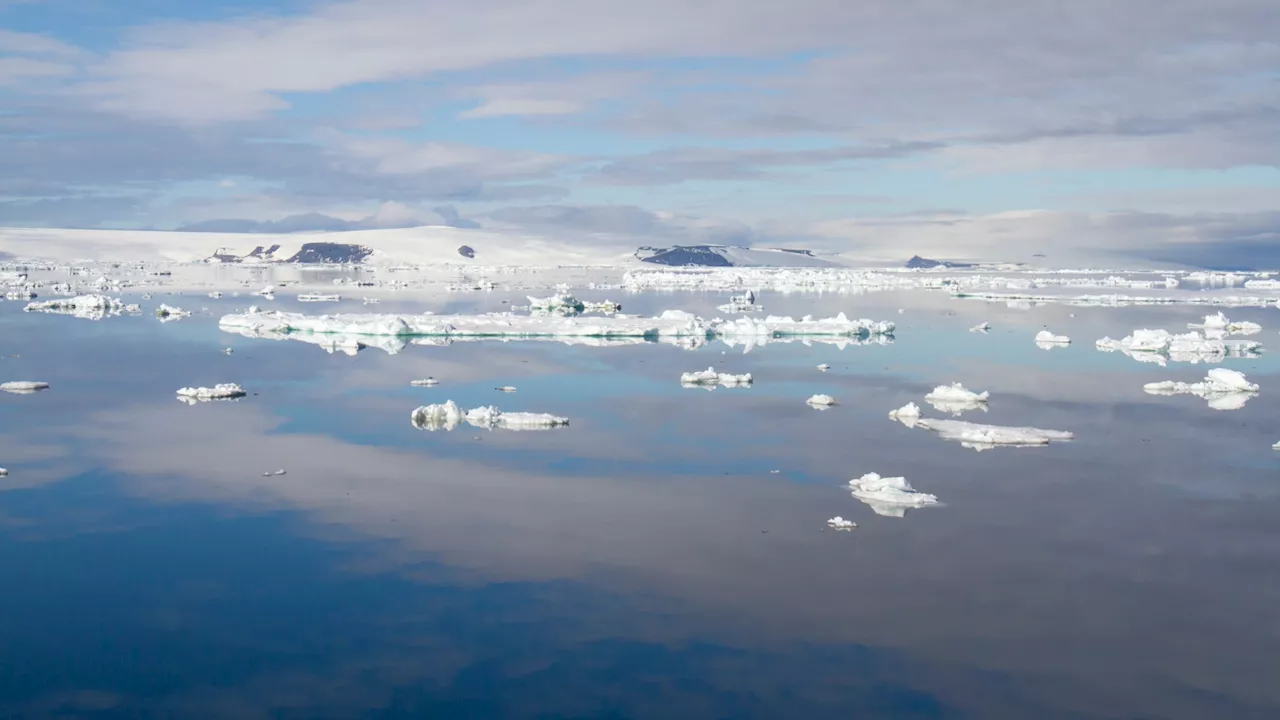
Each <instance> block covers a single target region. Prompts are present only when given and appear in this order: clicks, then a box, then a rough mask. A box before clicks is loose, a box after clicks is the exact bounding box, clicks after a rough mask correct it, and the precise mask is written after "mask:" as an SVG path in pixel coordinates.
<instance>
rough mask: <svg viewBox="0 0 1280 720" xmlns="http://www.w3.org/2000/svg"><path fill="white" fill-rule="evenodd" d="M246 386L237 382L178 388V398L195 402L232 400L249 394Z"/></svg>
mask: <svg viewBox="0 0 1280 720" xmlns="http://www.w3.org/2000/svg"><path fill="white" fill-rule="evenodd" d="M247 394H248V393H246V392H245V391H244V388H242V387H240V386H239V385H237V384H235V383H219V384H217V385H214V386H213V387H211V388H208V387H184V388H179V389H178V399H180V400H185V401H187V402H189V403H192V404H194V403H195V402H205V401H209V400H231V399H233V398H239V397H244V396H245V395H247Z"/></svg>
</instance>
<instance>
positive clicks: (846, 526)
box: [827, 515, 858, 530]
mask: <svg viewBox="0 0 1280 720" xmlns="http://www.w3.org/2000/svg"><path fill="white" fill-rule="evenodd" d="M827 527H829V528H831V529H832V530H852V529H854V528H856V527H858V523H856V522H854V521H852V520H845V519H844V518H842V517H840V516H839V515H837V516H835V517H833V518H831V519H830V520H828V521H827Z"/></svg>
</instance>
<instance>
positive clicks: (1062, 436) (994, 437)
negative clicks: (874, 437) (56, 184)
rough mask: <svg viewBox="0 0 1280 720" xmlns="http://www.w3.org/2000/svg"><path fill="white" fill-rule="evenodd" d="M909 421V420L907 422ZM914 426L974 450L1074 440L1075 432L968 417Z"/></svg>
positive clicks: (922, 421) (919, 422)
mask: <svg viewBox="0 0 1280 720" xmlns="http://www.w3.org/2000/svg"><path fill="white" fill-rule="evenodd" d="M904 424H905V423H904ZM914 427H918V428H920V429H922V430H930V431H933V432H936V433H938V435H940V436H942V438H943V439H944V440H954V441H957V442H959V443H960V445H961V446H963V447H967V448H971V449H973V450H978V451H982V450H989V449H991V448H994V447H1000V446H1004V447H1035V446H1040V445H1048V444H1049V443H1051V442H1060V441H1063V440H1071V439H1072V438H1074V437H1075V435H1074V434H1073V433H1070V432H1067V431H1065V430H1041V429H1040V428H1033V427H1005V426H1001V425H982V424H980V423H972V422H967V421H965V420H935V419H932V418H920V419H918V420H916V421H915V423H914Z"/></svg>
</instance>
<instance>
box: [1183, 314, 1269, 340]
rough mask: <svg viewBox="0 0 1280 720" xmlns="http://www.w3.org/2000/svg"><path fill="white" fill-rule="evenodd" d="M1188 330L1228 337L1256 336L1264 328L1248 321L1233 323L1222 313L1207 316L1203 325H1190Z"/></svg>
mask: <svg viewBox="0 0 1280 720" xmlns="http://www.w3.org/2000/svg"><path fill="white" fill-rule="evenodd" d="M1187 327H1188V328H1192V329H1197V330H1204V331H1205V334H1206V335H1209V334H1210V333H1212V332H1218V333H1223V334H1226V335H1256V334H1257V333H1260V332H1262V326H1261V325H1259V324H1258V323H1256V322H1249V321H1247V320H1244V321H1240V322H1232V321H1231V320H1228V319H1227V316H1226V315H1224V314H1222V312H1221V311H1219V312H1217V313H1216V314H1214V315H1205V316H1204V322H1203V323H1188V324H1187Z"/></svg>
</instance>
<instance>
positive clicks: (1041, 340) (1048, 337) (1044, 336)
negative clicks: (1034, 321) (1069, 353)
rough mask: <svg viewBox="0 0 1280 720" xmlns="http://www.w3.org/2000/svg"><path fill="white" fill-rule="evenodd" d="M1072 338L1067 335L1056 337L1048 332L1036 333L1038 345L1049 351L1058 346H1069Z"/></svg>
mask: <svg viewBox="0 0 1280 720" xmlns="http://www.w3.org/2000/svg"><path fill="white" fill-rule="evenodd" d="M1070 343H1071V338H1069V337H1067V336H1066V335H1054V334H1053V333H1051V332H1049V331H1048V330H1041V331H1040V332H1038V333H1036V345H1039V346H1040V347H1042V348H1044V349H1046V350H1047V349H1048V348H1051V347H1054V346H1057V345H1069V344H1070Z"/></svg>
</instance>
